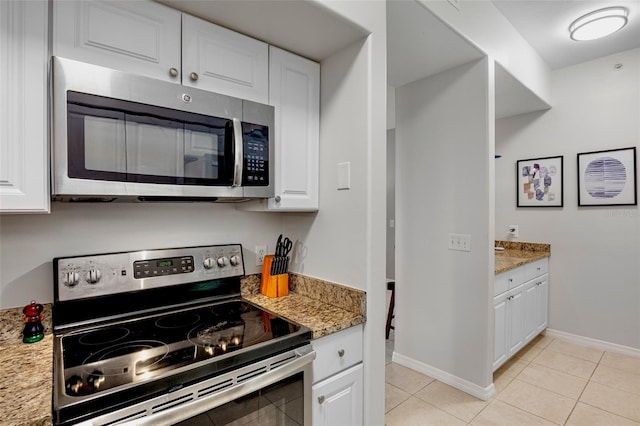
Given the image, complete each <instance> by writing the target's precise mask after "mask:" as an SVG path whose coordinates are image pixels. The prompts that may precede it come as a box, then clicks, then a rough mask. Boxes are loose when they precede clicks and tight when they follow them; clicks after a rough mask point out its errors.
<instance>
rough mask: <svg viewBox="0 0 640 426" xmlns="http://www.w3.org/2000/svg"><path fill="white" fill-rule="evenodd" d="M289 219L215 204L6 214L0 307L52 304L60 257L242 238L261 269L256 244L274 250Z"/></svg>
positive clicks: (86, 206) (1, 232) (0, 230)
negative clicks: (55, 262)
mask: <svg viewBox="0 0 640 426" xmlns="http://www.w3.org/2000/svg"><path fill="white" fill-rule="evenodd" d="M282 220H283V219H282V214H278V213H270V214H264V213H251V212H243V211H238V210H236V207H235V205H233V204H211V203H170V204H142V203H137V204H136V203H83V204H73V203H53V204H52V208H51V214H49V215H2V216H0V253H1V257H0V309H6V308H14V307H21V306H25V305H27V304H28V303H29V302H30V301H31V300H34V299H35V300H37V301H38V302H40V303H48V302H52V301H53V266H52V260H53V258H54V257H63V256H74V255H83V254H95V253H106V252H117V251H130V250H140V249H155V248H168V247H181V246H182V247H184V246H197V245H207V244H226V243H240V244H242V246H243V249H244V255H245V269H246V273H247V274H252V273H256V272H259V268H257V267H256V266H255V251H254V250H255V246H256V245H263V244H266V245H267V246H268V251H269V252H273V248H274V244H275V240H276V238H277V236H278V234H279V233H281V232H282Z"/></svg>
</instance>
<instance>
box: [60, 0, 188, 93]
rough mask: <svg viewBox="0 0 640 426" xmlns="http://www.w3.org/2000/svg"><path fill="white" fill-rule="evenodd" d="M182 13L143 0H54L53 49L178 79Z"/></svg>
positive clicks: (81, 58)
mask: <svg viewBox="0 0 640 426" xmlns="http://www.w3.org/2000/svg"><path fill="white" fill-rule="evenodd" d="M180 19H181V14H180V12H178V11H176V10H173V9H170V8H168V7H166V6H163V5H161V4H158V3H154V2H146V1H98V0H91V1H86V0H85V1H56V2H54V7H53V23H54V24H53V25H54V31H53V54H54V55H55V56H62V57H64V58H69V59H75V60H78V61H82V62H88V63H92V64H96V65H101V66H104V67H108V68H115V69H119V70H122V71H127V72H132V73H135V74H140V75H146V76H149V77H153V78H158V79H162V80H167V81H174V82H180V72H181V70H180V63H181V52H180V50H181V44H180V43H181V29H180V22H181V21H180Z"/></svg>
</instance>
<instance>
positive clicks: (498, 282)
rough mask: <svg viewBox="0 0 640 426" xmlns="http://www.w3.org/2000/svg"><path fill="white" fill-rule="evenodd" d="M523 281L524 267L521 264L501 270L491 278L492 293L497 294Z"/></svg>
mask: <svg viewBox="0 0 640 426" xmlns="http://www.w3.org/2000/svg"><path fill="white" fill-rule="evenodd" d="M524 282H525V279H524V267H522V266H519V267H517V268H514V269H510V270H508V271H505V272H502V273H501V274H498V275H496V276H495V278H494V280H493V295H494V296H497V295H499V294H501V293H504V292H505V291H507V290H511V289H512V288H515V287H517V286H519V285H520V284H522V283H524Z"/></svg>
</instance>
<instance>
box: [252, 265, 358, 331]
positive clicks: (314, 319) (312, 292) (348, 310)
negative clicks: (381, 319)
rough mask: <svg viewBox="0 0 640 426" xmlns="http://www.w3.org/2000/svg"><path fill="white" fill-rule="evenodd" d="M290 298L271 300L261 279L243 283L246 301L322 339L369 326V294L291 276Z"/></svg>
mask: <svg viewBox="0 0 640 426" xmlns="http://www.w3.org/2000/svg"><path fill="white" fill-rule="evenodd" d="M289 287H290V291H289V294H288V295H286V296H283V297H275V298H269V297H266V296H264V295H262V294H261V293H260V280H259V278H258V277H257V276H251V277H247V278H245V279H244V280H243V282H242V297H244V298H245V299H247V300H248V301H249V302H252V303H254V304H256V305H258V306H260V307H261V308H264V309H265V310H267V311H271V312H273V313H274V314H278V315H280V316H282V317H284V318H287V319H290V320H291V321H294V322H297V323H298V324H301V325H304V326H306V327H309V328H310V329H311V332H312V338H313V339H318V338H320V337H323V336H327V335H329V334H331V333H335V332H338V331H340V330H344V329H346V328H349V327H353V326H355V325H358V324H362V323H364V322H365V320H366V319H365V318H366V317H365V312H366V293H365V292H363V291H360V290H356V289H353V288H350V287H345V286H341V285H339V284H335V283H329V282H326V281H322V280H318V279H315V278H310V277H306V276H302V275H297V274H290V277H289Z"/></svg>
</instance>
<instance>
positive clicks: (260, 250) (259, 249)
mask: <svg viewBox="0 0 640 426" xmlns="http://www.w3.org/2000/svg"><path fill="white" fill-rule="evenodd" d="M266 255H267V246H256V266H262V264H263V263H264V257H265V256H266Z"/></svg>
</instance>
